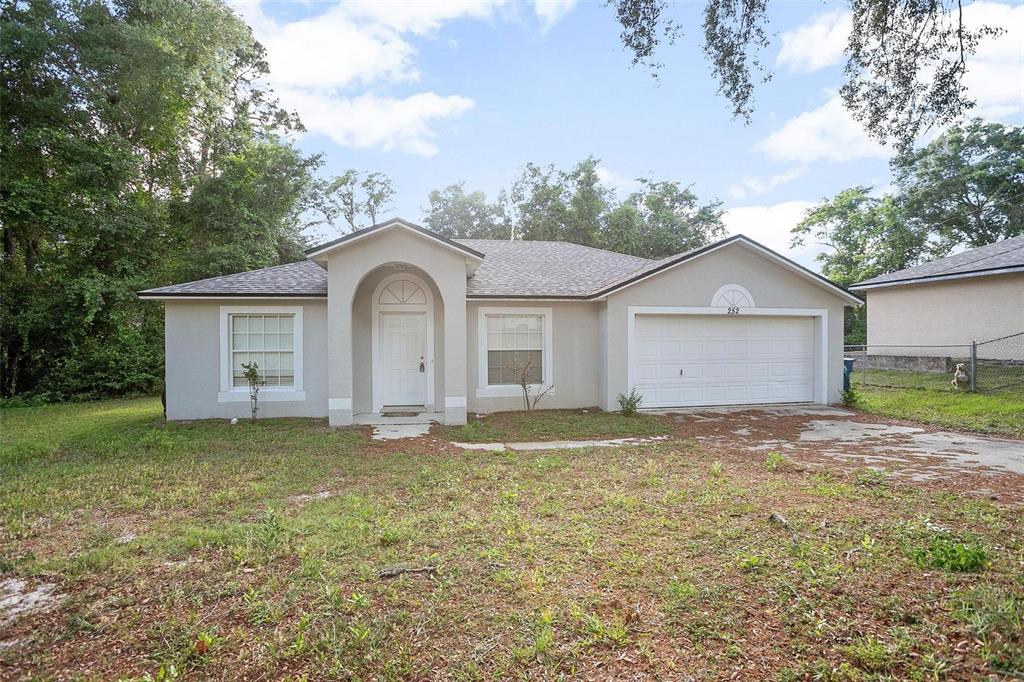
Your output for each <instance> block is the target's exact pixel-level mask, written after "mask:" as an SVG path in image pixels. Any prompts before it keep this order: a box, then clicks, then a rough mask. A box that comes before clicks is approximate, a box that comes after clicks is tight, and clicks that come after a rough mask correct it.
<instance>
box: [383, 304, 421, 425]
mask: <svg viewBox="0 0 1024 682" xmlns="http://www.w3.org/2000/svg"><path fill="white" fill-rule="evenodd" d="M426 332H427V322H426V315H425V314H424V313H381V314H380V343H381V349H380V358H381V372H382V376H383V382H381V383H382V386H383V389H384V396H383V398H384V400H383V403H384V405H424V404H425V401H426V394H427V372H426V363H427V343H426V341H427V333H426Z"/></svg>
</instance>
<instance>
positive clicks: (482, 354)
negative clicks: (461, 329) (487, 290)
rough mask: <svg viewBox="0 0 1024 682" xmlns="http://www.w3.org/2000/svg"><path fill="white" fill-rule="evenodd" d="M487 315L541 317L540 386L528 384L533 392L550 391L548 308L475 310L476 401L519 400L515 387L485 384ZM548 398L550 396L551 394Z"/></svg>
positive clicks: (551, 349)
mask: <svg viewBox="0 0 1024 682" xmlns="http://www.w3.org/2000/svg"><path fill="white" fill-rule="evenodd" d="M488 315H540V316H541V317H543V318H544V347H543V356H542V358H541V359H542V361H543V363H544V367H543V369H542V371H543V376H544V383H541V384H530V388H531V389H532V390H533V391H535V392H540V391H547V390H549V389H551V386H552V380H553V378H554V376H555V375H554V343H553V339H554V336H555V333H554V331H555V330H554V326H553V324H552V314H551V308H533V307H521V308H479V309H478V310H477V320H476V335H477V341H476V342H477V347H476V348H477V352H476V355H477V375H476V376H477V389H476V397H477V398H507V397H521V396H522V395H523V389H521V388H520V387H519V386H516V385H509V384H488V383H487V316H488ZM548 395H552V393H551V392H549V393H548Z"/></svg>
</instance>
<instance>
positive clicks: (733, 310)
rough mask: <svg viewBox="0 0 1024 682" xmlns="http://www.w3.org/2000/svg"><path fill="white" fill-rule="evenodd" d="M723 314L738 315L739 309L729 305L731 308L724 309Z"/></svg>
mask: <svg viewBox="0 0 1024 682" xmlns="http://www.w3.org/2000/svg"><path fill="white" fill-rule="evenodd" d="M725 314H726V315H739V314H740V307H739V306H736V305H731V306H729V307H728V309H726V311H725Z"/></svg>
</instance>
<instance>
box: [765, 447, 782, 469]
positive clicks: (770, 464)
mask: <svg viewBox="0 0 1024 682" xmlns="http://www.w3.org/2000/svg"><path fill="white" fill-rule="evenodd" d="M785 464H786V458H785V457H784V456H783V454H782V453H781V452H776V451H774V450H772V451H771V452H769V453H768V454H767V455H765V456H764V468H765V469H767V470H768V471H778V470H779V469H781V468H782V467H783V466H785Z"/></svg>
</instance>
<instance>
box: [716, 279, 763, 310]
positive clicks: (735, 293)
mask: <svg viewBox="0 0 1024 682" xmlns="http://www.w3.org/2000/svg"><path fill="white" fill-rule="evenodd" d="M711 305H712V306H713V307H715V308H753V307H754V297H753V296H751V295H750V292H749V291H747V290H746V289H744V288H743V287H741V286H740V285H739V284H726V285H725V286H723V287H721V288H720V289H719V290H718V291H716V292H715V295H714V296H713V297H712V298H711Z"/></svg>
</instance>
